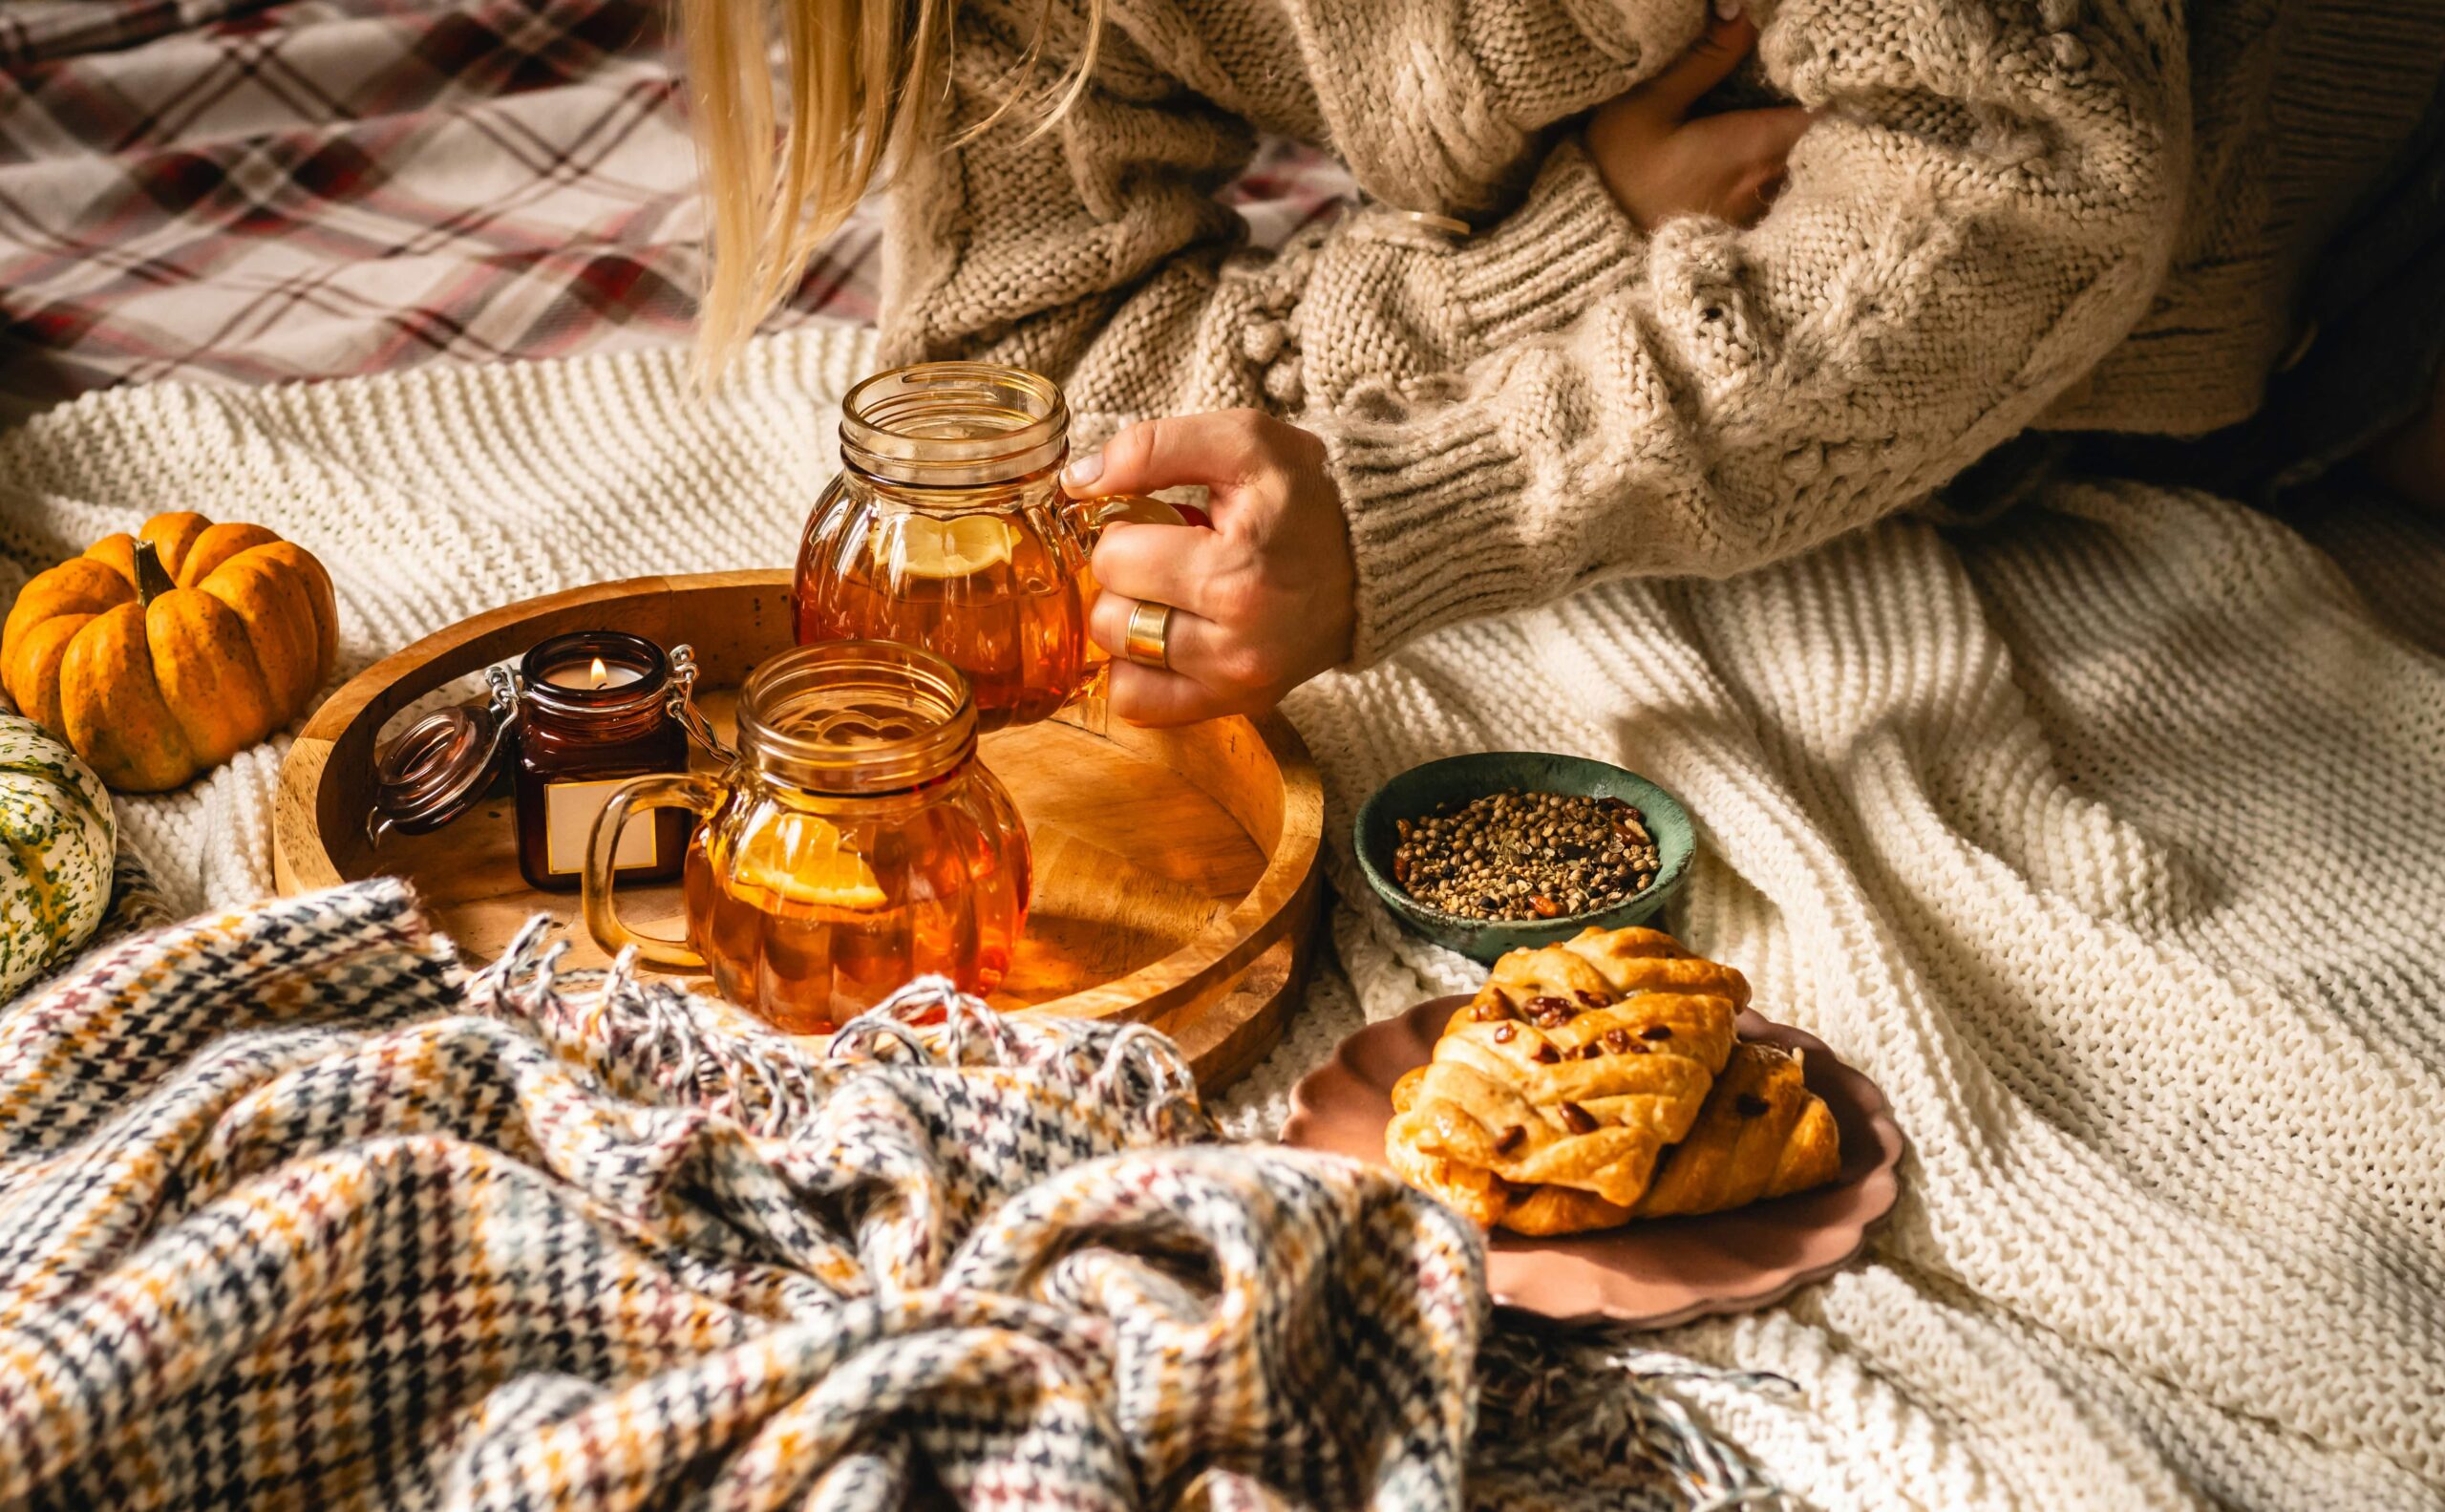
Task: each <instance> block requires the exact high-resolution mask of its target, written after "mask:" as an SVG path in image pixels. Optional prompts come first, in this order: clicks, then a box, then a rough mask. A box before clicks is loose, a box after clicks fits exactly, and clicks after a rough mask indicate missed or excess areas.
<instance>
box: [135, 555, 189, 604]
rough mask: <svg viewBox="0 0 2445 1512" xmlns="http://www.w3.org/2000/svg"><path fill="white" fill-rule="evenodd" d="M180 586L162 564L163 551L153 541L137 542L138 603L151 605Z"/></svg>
mask: <svg viewBox="0 0 2445 1512" xmlns="http://www.w3.org/2000/svg"><path fill="white" fill-rule="evenodd" d="M177 586H179V585H178V584H177V582H175V581H174V580H173V579H172V578H171V576H170V569H169V568H167V567H165V566H163V565H161V553H160V551H159V549H158V548H156V547H155V546H154V544H153V543H152V542H150V541H139V542H138V543H136V602H137V603H138V605H139V606H146V605H150V604H151V603H152V602H153V601H154V600H155V599H158V598H159V597H160V596H161V595H162V594H164V593H167V592H169V591H170V590H171V589H172V588H175V587H177Z"/></svg>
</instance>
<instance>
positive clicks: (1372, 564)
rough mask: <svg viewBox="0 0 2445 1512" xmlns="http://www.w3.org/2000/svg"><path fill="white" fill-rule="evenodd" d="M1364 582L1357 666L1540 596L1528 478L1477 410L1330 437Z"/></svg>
mask: <svg viewBox="0 0 2445 1512" xmlns="http://www.w3.org/2000/svg"><path fill="white" fill-rule="evenodd" d="M1324 439H1325V446H1326V449H1327V452H1328V456H1329V467H1330V469H1331V472H1332V476H1333V479H1334V481H1335V483H1336V484H1337V485H1338V486H1339V487H1340V490H1341V501H1342V514H1343V520H1344V522H1345V523H1346V524H1347V525H1348V527H1349V531H1350V558H1351V560H1352V562H1353V564H1355V567H1356V573H1357V600H1358V602H1357V628H1356V631H1355V634H1354V636H1353V639H1352V645H1351V648H1350V663H1349V665H1350V667H1352V668H1360V667H1366V666H1369V665H1371V664H1372V663H1374V662H1377V661H1380V660H1382V659H1383V658H1384V657H1385V656H1387V655H1389V654H1390V653H1391V652H1392V651H1393V650H1396V649H1398V648H1399V647H1400V646H1402V645H1403V644H1405V643H1407V642H1409V641H1413V640H1415V639H1416V638H1417V637H1419V636H1421V635H1423V634H1425V633H1426V632H1427V631H1429V630H1432V629H1435V628H1439V627H1441V626H1445V625H1449V624H1452V623H1453V622H1455V621H1457V620H1464V619H1473V618H1476V617H1478V616H1479V615H1484V614H1494V613H1499V612H1500V611H1501V610H1504V609H1510V608H1518V607H1521V606H1523V605H1528V604H1534V603H1536V602H1538V600H1539V599H1540V597H1541V592H1540V580H1541V577H1542V576H1543V574H1541V573H1540V572H1539V571H1538V570H1537V564H1536V561H1535V557H1534V552H1533V550H1532V547H1531V543H1530V532H1529V531H1528V529H1527V528H1526V522H1524V521H1522V520H1521V519H1520V517H1519V512H1518V507H1519V506H1518V501H1519V500H1520V498H1521V497H1522V494H1523V492H1524V489H1525V485H1526V483H1527V480H1528V478H1527V468H1526V467H1525V466H1524V465H1523V464H1522V462H1521V460H1520V457H1519V455H1518V453H1517V452H1516V451H1514V450H1513V449H1512V448H1510V447H1509V446H1507V445H1506V444H1505V442H1504V439H1503V437H1501V436H1500V435H1499V432H1498V431H1497V428H1496V426H1495V423H1494V420H1493V417H1492V415H1489V414H1487V413H1486V412H1485V410H1483V409H1482V408H1480V407H1478V406H1463V405H1453V406H1448V407H1443V408H1440V409H1438V410H1435V411H1432V412H1427V413H1423V414H1420V415H1416V416H1414V417H1413V418H1412V419H1410V420H1407V421H1402V422H1392V423H1373V422H1367V421H1345V422H1342V423H1338V424H1334V425H1332V426H1330V427H1329V428H1328V429H1327V430H1326V431H1325V432H1324Z"/></svg>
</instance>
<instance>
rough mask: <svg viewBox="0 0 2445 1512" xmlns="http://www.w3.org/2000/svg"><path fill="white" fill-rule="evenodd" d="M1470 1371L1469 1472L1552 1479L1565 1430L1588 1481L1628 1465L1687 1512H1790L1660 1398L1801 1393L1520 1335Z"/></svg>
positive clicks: (1558, 1338)
mask: <svg viewBox="0 0 2445 1512" xmlns="http://www.w3.org/2000/svg"><path fill="white" fill-rule="evenodd" d="M1615 1337H1616V1338H1618V1337H1619V1335H1615ZM1693 1379H1694V1380H1707V1381H1713V1382H1718V1383H1721V1384H1724V1385H1730V1386H1739V1387H1745V1388H1748V1389H1751V1390H1772V1391H1777V1392H1783V1393H1797V1391H1798V1390H1799V1388H1798V1387H1797V1386H1796V1385H1794V1384H1793V1383H1792V1382H1791V1381H1789V1380H1786V1379H1785V1378H1783V1377H1782V1376H1779V1375H1772V1374H1764V1373H1762V1372H1756V1371H1739V1370H1726V1369H1720V1368H1717V1367H1715V1366H1711V1365H1702V1364H1700V1363H1698V1362H1697V1361H1695V1360H1691V1359H1688V1358H1685V1357H1683V1356H1681V1355H1678V1354H1671V1353H1667V1352H1664V1351H1661V1350H1649V1349H1639V1348H1617V1347H1611V1346H1609V1345H1607V1344H1606V1343H1605V1342H1604V1341H1603V1340H1602V1339H1587V1338H1579V1339H1573V1338H1570V1337H1569V1336H1567V1335H1564V1334H1558V1333H1556V1332H1555V1331H1552V1330H1550V1329H1546V1328H1533V1329H1531V1328H1518V1327H1513V1328H1502V1329H1499V1330H1498V1331H1495V1332H1494V1333H1492V1334H1491V1335H1489V1337H1488V1338H1487V1340H1486V1343H1485V1346H1484V1348H1483V1349H1482V1350H1480V1352H1479V1353H1478V1380H1479V1383H1480V1392H1479V1399H1478V1400H1479V1406H1478V1429H1477V1436H1476V1443H1475V1446H1474V1449H1475V1453H1474V1455H1473V1462H1475V1463H1481V1464H1493V1465H1500V1466H1502V1467H1503V1468H1505V1469H1508V1470H1513V1471H1515V1472H1517V1473H1520V1474H1522V1475H1525V1476H1529V1477H1531V1478H1533V1477H1535V1476H1537V1475H1538V1474H1540V1473H1545V1474H1550V1473H1551V1471H1552V1469H1553V1465H1552V1462H1551V1459H1552V1456H1553V1454H1554V1445H1553V1440H1552V1438H1551V1437H1550V1435H1551V1433H1552V1431H1553V1426H1554V1425H1555V1424H1557V1423H1569V1424H1572V1425H1573V1427H1574V1432H1573V1433H1572V1436H1571V1437H1572V1448H1573V1450H1574V1452H1575V1458H1577V1459H1580V1460H1582V1461H1583V1462H1584V1465H1585V1466H1586V1470H1587V1473H1588V1476H1589V1477H1591V1478H1592V1477H1594V1476H1598V1475H1602V1474H1603V1473H1604V1471H1605V1470H1606V1469H1608V1468H1613V1469H1616V1470H1617V1471H1618V1468H1619V1467H1625V1466H1629V1467H1636V1468H1637V1469H1638V1470H1639V1471H1641V1472H1642V1473H1644V1472H1648V1471H1653V1472H1659V1473H1661V1474H1662V1475H1663V1476H1665V1477H1666V1478H1667V1479H1669V1480H1670V1481H1671V1482H1672V1484H1673V1486H1674V1487H1675V1489H1677V1490H1678V1491H1679V1493H1680V1494H1681V1496H1682V1497H1683V1498H1684V1499H1686V1506H1687V1507H1688V1509H1689V1512H1732V1509H1733V1508H1751V1509H1757V1512H1787V1509H1789V1508H1791V1507H1792V1506H1794V1505H1795V1503H1794V1502H1793V1501H1792V1499H1791V1496H1790V1494H1789V1493H1788V1492H1786V1491H1785V1490H1784V1489H1783V1488H1782V1486H1781V1485H1780V1484H1779V1483H1777V1482H1776V1481H1775V1479H1774V1478H1773V1477H1772V1476H1770V1475H1768V1474H1767V1473H1766V1472H1765V1471H1764V1470H1763V1469H1761V1468H1759V1467H1758V1466H1757V1465H1756V1464H1755V1463H1754V1461H1752V1460H1751V1459H1749V1458H1748V1457H1747V1456H1745V1455H1743V1454H1742V1453H1741V1452H1740V1451H1739V1450H1738V1449H1736V1448H1734V1447H1733V1445H1731V1444H1730V1443H1727V1442H1726V1441H1725V1440H1724V1439H1722V1438H1720V1437H1717V1436H1716V1435H1715V1434H1714V1432H1713V1431H1712V1430H1711V1429H1709V1428H1708V1427H1707V1426H1706V1425H1705V1424H1704V1423H1702V1422H1700V1421H1699V1420H1698V1417H1697V1415H1696V1414H1695V1413H1694V1412H1692V1411H1691V1410H1690V1407H1689V1405H1688V1404H1687V1403H1685V1402H1683V1401H1681V1400H1680V1399H1679V1398H1678V1397H1676V1396H1673V1395H1670V1394H1669V1392H1668V1391H1666V1390H1665V1389H1663V1388H1664V1387H1665V1385H1666V1383H1668V1382H1670V1381H1674V1380H1693ZM1524 1444H1534V1445H1537V1446H1538V1447H1537V1449H1536V1450H1535V1451H1534V1457H1533V1458H1532V1459H1528V1460H1527V1461H1525V1462H1521V1463H1518V1464H1514V1463H1512V1461H1513V1460H1514V1459H1515V1458H1516V1457H1517V1456H1518V1454H1519V1453H1520V1450H1519V1446H1520V1445H1524Z"/></svg>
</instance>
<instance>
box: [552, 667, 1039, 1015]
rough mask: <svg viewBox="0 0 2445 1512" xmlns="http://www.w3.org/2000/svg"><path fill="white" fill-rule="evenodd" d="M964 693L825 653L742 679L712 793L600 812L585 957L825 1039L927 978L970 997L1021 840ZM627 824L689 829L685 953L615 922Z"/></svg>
mask: <svg viewBox="0 0 2445 1512" xmlns="http://www.w3.org/2000/svg"><path fill="white" fill-rule="evenodd" d="M978 724H979V720H978V717H977V713H976V705H975V701H974V699H973V697H972V696H971V694H970V692H969V689H968V685H967V679H965V678H963V677H962V676H960V674H959V673H958V671H955V670H954V669H953V668H952V667H950V666H949V665H948V664H947V663H946V662H945V661H943V660H942V659H941V658H939V657H936V656H933V655H929V654H928V653H926V652H925V651H922V650H916V649H914V648H912V647H907V646H899V645H888V644H883V643H880V642H874V641H839V642H833V643H829V644H826V645H820V646H802V647H799V648H797V649H796V650H789V651H784V652H782V653H781V654H780V655H778V656H776V657H773V658H772V659H771V660H769V661H767V662H765V663H764V664H763V665H762V666H759V667H758V668H756V669H755V672H754V673H753V674H752V675H751V676H750V677H749V678H748V680H747V686H746V688H745V689H744V690H743V691H742V692H741V693H740V695H739V703H738V751H737V756H736V757H735V759H734V760H733V761H732V763H731V766H730V769H729V770H728V771H727V772H725V773H723V774H722V775H721V776H719V777H714V776H712V775H710V774H706V773H694V774H691V775H689V776H686V777H645V778H640V779H639V780H637V781H634V782H630V783H627V784H626V785H625V786H623V787H622V788H621V789H620V790H619V791H618V792H616V793H614V794H613V795H612V798H611V800H610V802H609V804H608V805H607V806H606V808H605V810H604V819H603V821H602V824H601V826H600V828H599V830H598V833H597V835H596V841H595V846H594V855H593V857H592V858H591V859H590V862H589V864H588V868H587V871H586V877H585V922H586V927H587V928H588V930H589V931H591V932H592V934H593V935H594V938H595V942H596V943H597V944H599V945H601V946H602V947H603V948H604V949H606V950H609V951H613V952H617V951H620V950H622V949H626V948H634V949H635V950H636V951H637V953H638V954H639V955H640V956H641V957H642V958H643V959H645V960H646V961H648V962H649V963H651V964H653V965H656V966H661V967H666V968H670V969H679V970H691V971H705V972H708V973H710V974H711V975H712V978H713V983H714V985H715V986H716V987H717V988H718V989H719V990H720V991H721V993H722V995H723V996H724V997H726V998H728V999H730V1000H731V1001H732V1002H733V1003H736V1004H738V1005H739V1006H740V1007H741V1008H744V1009H746V1010H748V1011H749V1012H753V1013H755V1014H756V1015H757V1016H758V1017H760V1018H762V1019H764V1020H765V1021H766V1022H768V1023H770V1024H772V1025H773V1026H774V1027H775V1028H776V1029H779V1030H781V1031H782V1032H784V1033H794V1034H810V1033H827V1032H829V1031H831V1030H832V1029H834V1028H836V1027H838V1026H839V1025H840V1023H841V1022H842V1021H843V1020H845V1019H847V1018H849V1017H851V1016H852V1015H854V1014H856V1013H857V1012H860V1011H861V1010H862V1009H866V1008H870V1007H872V1006H873V1005H874V1004H876V1003H878V1002H880V1001H882V999H883V998H884V997H886V996H888V995H889V994H890V993H892V992H893V991H895V990H898V989H899V988H901V987H903V986H904V985H906V983H907V982H908V980H909V979H910V978H911V977H914V976H919V975H923V974H925V973H927V972H940V973H941V974H943V975H945V976H947V977H949V978H951V980H953V981H954V982H956V983H957V984H958V985H959V987H960V988H961V990H964V991H968V992H975V993H979V994H982V993H985V992H989V991H990V990H993V988H994V987H996V986H997V985H999V983H1000V982H1001V980H1002V978H1003V976H1004V975H1005V974H1006V973H1007V972H1008V971H1009V970H1010V958H1011V953H1012V951H1013V949H1014V948H1016V946H1017V944H1018V938H1019V930H1020V927H1021V925H1022V924H1023V922H1024V921H1025V919H1026V915H1027V905H1028V894H1029V889H1030V884H1031V869H1030V860H1029V851H1028V839H1027V831H1026V829H1025V828H1024V827H1023V826H1022V825H1021V823H1020V821H1019V815H1018V810H1017V808H1016V807H1015V806H1014V805H1013V804H1012V803H1011V801H1010V794H1009V792H1008V791H1007V790H1005V789H1004V788H1003V786H1002V784H1001V782H1000V781H999V780H997V779H996V778H995V777H994V776H993V774H992V773H991V772H989V770H987V769H986V767H985V764H984V763H983V762H982V761H981V760H979V759H978V757H977V754H976V735H977V727H978ZM634 809H654V810H657V811H659V812H658V817H660V818H665V819H669V818H679V819H682V820H685V819H687V817H688V811H690V810H693V811H694V813H695V815H696V816H698V818H697V820H696V821H695V833H694V835H693V836H692V838H691V839H690V841H689V842H688V850H687V856H688V862H687V884H686V894H687V906H688V936H687V939H686V940H685V941H684V942H683V941H677V940H661V939H655V938H653V937H651V936H648V935H640V934H638V933H636V932H635V931H633V930H631V929H630V928H628V927H627V925H626V924H624V923H623V922H622V921H621V920H620V918H619V916H618V914H617V912H616V911H615V909H614V907H613V901H612V900H613V884H614V882H615V879H614V877H613V875H612V868H611V865H610V860H611V857H610V855H609V852H608V850H607V849H606V847H607V846H608V844H609V841H610V837H611V833H612V830H611V827H612V826H613V825H614V824H617V823H622V822H625V821H626V820H627V816H628V815H629V814H630V812H631V811H632V810H634Z"/></svg>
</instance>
